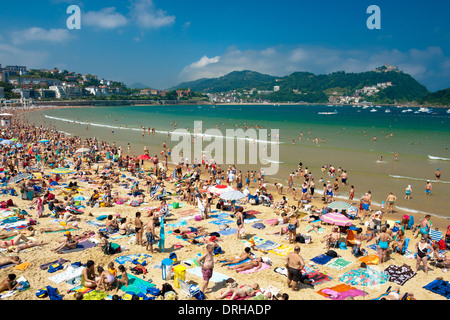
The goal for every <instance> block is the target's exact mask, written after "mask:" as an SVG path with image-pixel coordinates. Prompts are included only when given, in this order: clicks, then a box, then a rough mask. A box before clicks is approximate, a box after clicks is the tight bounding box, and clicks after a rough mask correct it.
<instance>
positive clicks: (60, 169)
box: [50, 168, 73, 174]
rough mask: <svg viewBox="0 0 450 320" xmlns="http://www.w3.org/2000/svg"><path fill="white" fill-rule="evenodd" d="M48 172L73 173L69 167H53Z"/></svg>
mask: <svg viewBox="0 0 450 320" xmlns="http://www.w3.org/2000/svg"><path fill="white" fill-rule="evenodd" d="M50 172H51V173H54V174H69V173H73V170H72V169H69V168H55V169H53V170H52V171H50Z"/></svg>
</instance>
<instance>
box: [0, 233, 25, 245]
mask: <svg viewBox="0 0 450 320" xmlns="http://www.w3.org/2000/svg"><path fill="white" fill-rule="evenodd" d="M20 240H23V241H25V242H27V241H28V238H27V237H25V236H24V235H23V234H21V233H20V234H18V235H16V236H15V237H14V239H12V240H7V241H1V242H0V248H4V249H7V248H9V247H10V246H17V245H18V244H19V243H20Z"/></svg>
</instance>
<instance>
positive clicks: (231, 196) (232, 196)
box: [220, 190, 246, 201]
mask: <svg viewBox="0 0 450 320" xmlns="http://www.w3.org/2000/svg"><path fill="white" fill-rule="evenodd" d="M245 197H246V196H245V194H243V193H242V192H240V191H238V190H230V191H227V192H224V193H222V194H221V195H220V199H223V200H228V201H230V200H239V199H243V198H245Z"/></svg>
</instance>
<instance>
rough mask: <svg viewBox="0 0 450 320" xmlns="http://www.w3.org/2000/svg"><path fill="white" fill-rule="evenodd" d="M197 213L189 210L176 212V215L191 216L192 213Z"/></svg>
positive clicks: (194, 210)
mask: <svg viewBox="0 0 450 320" xmlns="http://www.w3.org/2000/svg"><path fill="white" fill-rule="evenodd" d="M197 212H198V211H197V210H196V209H189V210H184V211H180V212H177V214H179V215H180V216H189V215H192V214H194V213H197Z"/></svg>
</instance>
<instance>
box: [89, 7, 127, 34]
mask: <svg viewBox="0 0 450 320" xmlns="http://www.w3.org/2000/svg"><path fill="white" fill-rule="evenodd" d="M82 24H83V25H88V26H96V27H100V28H102V29H115V28H118V27H122V26H124V25H127V24H128V19H127V18H126V17H125V16H123V15H122V14H120V13H118V12H116V8H114V7H109V8H103V9H101V10H99V11H89V12H86V13H85V14H84V15H82Z"/></svg>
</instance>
